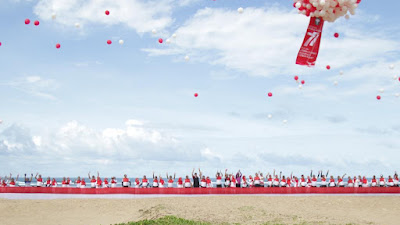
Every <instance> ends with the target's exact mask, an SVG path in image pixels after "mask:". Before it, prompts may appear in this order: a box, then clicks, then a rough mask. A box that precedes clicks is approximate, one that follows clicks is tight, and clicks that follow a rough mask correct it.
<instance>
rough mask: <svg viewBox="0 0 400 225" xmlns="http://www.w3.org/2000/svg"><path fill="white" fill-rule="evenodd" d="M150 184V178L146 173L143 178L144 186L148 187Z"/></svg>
mask: <svg viewBox="0 0 400 225" xmlns="http://www.w3.org/2000/svg"><path fill="white" fill-rule="evenodd" d="M148 186H149V180H147V177H146V175H144V176H143V179H142V187H144V188H147V187H148Z"/></svg>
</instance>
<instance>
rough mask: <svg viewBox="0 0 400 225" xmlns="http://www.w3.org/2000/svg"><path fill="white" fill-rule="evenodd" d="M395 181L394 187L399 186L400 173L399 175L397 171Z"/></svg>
mask: <svg viewBox="0 0 400 225" xmlns="http://www.w3.org/2000/svg"><path fill="white" fill-rule="evenodd" d="M393 178H394V179H393V183H394V187H398V186H399V175H397V172H396V171H394V176H393Z"/></svg>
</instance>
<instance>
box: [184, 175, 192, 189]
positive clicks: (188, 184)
mask: <svg viewBox="0 0 400 225" xmlns="http://www.w3.org/2000/svg"><path fill="white" fill-rule="evenodd" d="M191 187H192V182H190V179H189V176H188V175H186V178H185V188H191Z"/></svg>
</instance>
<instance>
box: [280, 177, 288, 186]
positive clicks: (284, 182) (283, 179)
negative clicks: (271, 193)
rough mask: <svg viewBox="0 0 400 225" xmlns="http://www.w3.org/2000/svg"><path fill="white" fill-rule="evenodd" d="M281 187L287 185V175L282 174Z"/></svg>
mask: <svg viewBox="0 0 400 225" xmlns="http://www.w3.org/2000/svg"><path fill="white" fill-rule="evenodd" d="M280 185H281V187H286V185H287V184H286V177H285V175H283V176H282V178H281V181H280Z"/></svg>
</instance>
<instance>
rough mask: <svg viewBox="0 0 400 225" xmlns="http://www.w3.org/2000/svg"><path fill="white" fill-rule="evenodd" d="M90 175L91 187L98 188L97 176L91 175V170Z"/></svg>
mask: <svg viewBox="0 0 400 225" xmlns="http://www.w3.org/2000/svg"><path fill="white" fill-rule="evenodd" d="M88 177H89V180H90V187H91V188H96V177H95V176H94V175H93V176H92V177H90V172H89V173H88Z"/></svg>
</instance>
